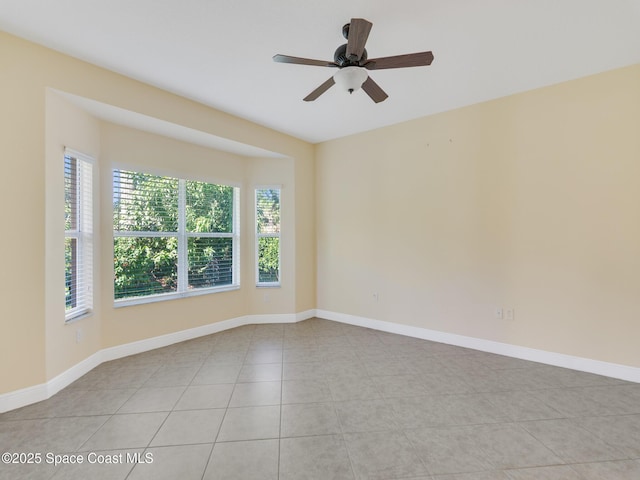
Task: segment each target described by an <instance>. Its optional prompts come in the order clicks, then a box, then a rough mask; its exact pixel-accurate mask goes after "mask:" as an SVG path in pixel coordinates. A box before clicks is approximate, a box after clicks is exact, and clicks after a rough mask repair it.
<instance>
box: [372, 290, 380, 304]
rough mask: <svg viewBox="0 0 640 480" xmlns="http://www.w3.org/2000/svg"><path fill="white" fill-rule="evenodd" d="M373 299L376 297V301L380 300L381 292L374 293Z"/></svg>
mask: <svg viewBox="0 0 640 480" xmlns="http://www.w3.org/2000/svg"><path fill="white" fill-rule="evenodd" d="M373 299H374V300H375V301H376V302H378V301H380V294H379V293H378V292H375V293H374V294H373Z"/></svg>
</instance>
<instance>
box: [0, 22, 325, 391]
mask: <svg viewBox="0 0 640 480" xmlns="http://www.w3.org/2000/svg"><path fill="white" fill-rule="evenodd" d="M0 59H2V60H1V63H0V105H2V108H1V109H0V135H1V137H0V145H2V148H3V153H4V155H3V162H4V166H5V173H6V175H7V181H6V182H5V186H4V187H3V188H2V189H0V203H1V204H2V205H4V206H5V208H4V210H3V225H4V227H3V229H4V230H3V233H4V235H1V236H0V251H2V252H3V253H4V257H3V271H4V272H5V273H4V274H3V275H0V295H2V298H1V299H0V300H1V301H0V356H1V357H0V394H2V393H5V392H12V391H15V390H19V389H22V388H26V387H30V386H34V385H38V384H41V383H43V382H46V381H47V380H51V379H52V378H54V377H55V376H56V375H59V374H60V373H62V372H64V371H65V370H67V369H68V368H70V367H72V366H73V365H76V364H77V363H78V362H80V361H82V360H84V359H85V358H87V357H89V356H90V355H91V354H93V353H95V352H96V351H98V350H99V349H101V348H105V347H110V346H115V345H121V344H124V343H129V342H133V341H136V340H140V339H144V338H150V337H153V336H156V335H161V334H165V333H171V332H176V331H180V330H184V329H188V328H191V327H195V326H200V325H205V324H209V323H213V322H217V321H221V320H226V319H230V318H235V317H238V316H244V315H248V314H274V313H275V314H293V313H298V312H301V311H304V310H308V309H312V308H315V271H314V269H313V268H310V269H304V270H300V269H299V268H298V263H301V264H304V265H309V264H311V265H315V261H314V260H315V234H314V233H313V231H311V232H309V231H308V226H309V225H314V224H315V219H314V215H315V203H314V202H315V199H314V182H313V175H314V168H315V166H314V152H313V146H312V145H309V144H307V143H305V142H303V141H300V140H297V139H294V138H292V137H289V136H287V135H283V134H280V133H278V132H275V131H272V130H269V129H267V128H265V127H262V126H259V125H256V124H253V123H251V122H249V121H246V120H242V119H239V118H236V117H233V116H231V115H228V114H225V113H223V112H219V111H217V110H214V109H211V108H208V107H205V106H203V105H200V104H197V103H195V102H192V101H189V100H186V99H184V98H181V97H178V96H175V95H171V94H169V93H167V92H164V91H161V90H159V89H156V88H153V87H150V86H148V85H144V84H142V83H140V82H136V81H134V80H131V79H128V78H126V77H123V76H121V75H117V74H114V73H112V72H108V71H106V70H103V69H100V68H97V67H95V66H92V65H89V64H86V63H84V62H80V61H78V60H75V59H73V58H70V57H67V56H65V55H61V54H59V53H56V52H53V51H51V50H48V49H46V48H43V47H40V46H37V45H34V44H32V43H29V42H26V41H23V40H21V39H18V38H16V37H13V36H11V35H8V34H5V33H3V32H0ZM57 92H65V93H70V94H72V95H75V96H79V97H84V98H88V99H91V100H96V101H98V102H102V103H106V104H108V105H113V106H116V107H120V108H123V109H125V110H129V111H133V112H136V113H141V114H143V115H147V116H150V117H155V118H159V119H161V120H164V121H167V122H171V123H174V124H176V125H179V126H182V127H188V128H191V129H194V130H198V131H201V132H204V133H210V134H212V135H215V136H218V137H223V138H228V139H230V140H234V141H236V142H242V143H246V144H248V145H252V146H256V147H259V148H262V149H265V150H269V151H273V152H277V153H279V154H281V155H282V156H283V157H286V158H281V159H248V158H245V157H240V156H237V155H230V154H226V153H222V152H219V151H216V150H212V149H207V148H203V147H198V146H194V145H190V144H186V143H183V142H178V141H176V140H171V139H168V138H164V137H158V136H155V135H151V134H148V133H144V132H140V131H136V130H133V129H130V128H125V127H122V126H117V125H113V124H109V123H106V122H103V121H100V120H98V119H96V118H94V117H92V116H91V115H89V114H88V113H87V112H85V111H83V110H81V109H80V108H78V107H76V106H74V105H71V104H70V103H69V102H68V100H67V98H66V97H63V96H60V95H59V94H58V93H57ZM64 146H68V147H71V148H74V149H76V150H79V151H82V152H84V153H87V154H89V155H93V156H95V157H96V159H97V162H98V167H97V174H98V175H97V177H98V179H99V183H98V185H99V187H100V188H99V190H100V191H99V193H98V199H97V200H98V201H97V211H96V215H97V218H99V219H100V224H99V229H98V230H99V231H98V232H97V243H98V245H99V247H98V249H97V251H98V255H97V257H96V272H97V273H98V278H97V280H96V282H97V283H96V289H95V292H94V297H95V301H96V311H95V313H94V315H92V316H91V317H88V318H86V319H82V320H80V321H78V322H74V323H72V324H69V325H65V324H64V302H63V300H62V299H63V295H64V277H63V272H64V266H63V262H62V258H63V257H62V252H63V251H64V249H63V247H62V245H63V243H62V238H63V233H64V232H63V226H62V224H60V225H58V223H59V222H58V220H59V219H60V218H62V212H63V205H64V204H63V196H62V192H63V184H62V178H63V177H62V163H61V159H62V152H63V148H64ZM261 160H264V162H265V164H266V163H268V164H269V166H270V168H268V169H267V168H265V165H263V164H262V163H261ZM116 162H117V163H118V164H120V165H123V164H125V165H129V166H131V167H135V166H139V167H141V168H145V167H152V168H156V169H162V170H163V171H165V172H173V173H175V174H177V175H179V174H184V175H185V176H197V177H198V178H209V179H212V180H213V181H221V182H227V181H229V182H234V183H237V184H239V185H241V186H242V187H243V190H242V194H243V198H242V207H241V208H242V212H241V213H242V215H243V217H242V218H243V224H242V226H243V229H244V230H245V231H246V236H245V237H244V238H243V239H242V251H243V253H242V258H241V261H242V280H243V283H242V288H241V289H239V290H236V291H232V292H225V293H218V294H214V295H202V296H197V297H190V298H185V299H180V300H173V301H166V302H161V303H156V304H147V305H139V306H132V307H122V308H114V307H113V300H112V299H113V286H112V271H113V265H112V262H113V257H112V254H111V249H112V241H113V240H112V238H111V225H110V218H111V213H110V207H111V205H110V202H111V187H110V178H111V169H112V168H113V165H114V164H115V163H116ZM263 183H277V184H282V185H283V186H286V189H284V187H283V201H284V202H286V203H285V206H283V212H284V208H287V212H288V213H287V215H288V216H287V217H286V222H287V223H286V225H284V224H283V229H286V230H287V233H286V237H285V236H284V235H285V234H284V233H283V245H284V246H285V247H286V249H287V250H286V252H283V269H285V273H286V277H284V276H283V278H287V280H286V283H285V282H283V286H282V287H281V288H280V289H272V290H270V291H272V294H271V295H270V296H269V302H268V303H266V302H264V301H263V296H262V293H261V291H260V290H259V289H256V287H255V283H254V281H253V275H252V273H253V272H252V267H251V262H253V260H254V254H253V247H252V242H253V240H252V238H253V237H252V235H253V231H252V225H250V224H249V223H248V222H249V218H250V217H251V216H252V214H253V213H252V212H253V209H252V206H251V205H250V203H249V201H250V199H251V198H252V197H251V194H250V193H249V191H250V190H251V189H252V188H253V185H254V184H263ZM294 203H295V208H293V205H294ZM287 204H288V206H287ZM284 220H285V219H283V222H284ZM298 220H300V221H298ZM58 253H59V255H58ZM299 259H300V260H301V261H300V262H299ZM77 329H82V333H83V340H82V341H81V342H80V343H76V337H75V332H76V330H77Z"/></svg>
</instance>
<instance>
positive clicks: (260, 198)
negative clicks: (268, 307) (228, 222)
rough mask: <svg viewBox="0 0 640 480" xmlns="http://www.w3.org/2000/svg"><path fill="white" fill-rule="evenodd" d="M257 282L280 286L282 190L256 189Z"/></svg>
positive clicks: (261, 284) (259, 284)
mask: <svg viewBox="0 0 640 480" xmlns="http://www.w3.org/2000/svg"><path fill="white" fill-rule="evenodd" d="M256 231H257V242H256V250H257V252H256V258H257V262H256V267H257V268H256V282H257V285H258V286H270V285H279V284H280V189H279V188H257V189H256Z"/></svg>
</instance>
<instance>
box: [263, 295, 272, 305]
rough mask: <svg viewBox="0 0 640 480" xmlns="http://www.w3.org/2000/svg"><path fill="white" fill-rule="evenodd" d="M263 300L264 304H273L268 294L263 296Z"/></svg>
mask: <svg viewBox="0 0 640 480" xmlns="http://www.w3.org/2000/svg"><path fill="white" fill-rule="evenodd" d="M262 300H263V301H264V303H270V302H271V298H270V297H269V294H268V293H265V294H264V295H263V296H262Z"/></svg>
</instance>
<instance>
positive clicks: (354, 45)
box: [273, 18, 433, 103]
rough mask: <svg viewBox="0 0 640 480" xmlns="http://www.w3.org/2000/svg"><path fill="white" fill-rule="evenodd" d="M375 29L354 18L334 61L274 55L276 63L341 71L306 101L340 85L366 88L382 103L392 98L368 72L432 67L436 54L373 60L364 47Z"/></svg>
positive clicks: (346, 30) (349, 90)
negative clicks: (389, 97) (331, 68)
mask: <svg viewBox="0 0 640 480" xmlns="http://www.w3.org/2000/svg"><path fill="white" fill-rule="evenodd" d="M372 26H373V24H372V23H371V22H369V21H367V20H365V19H364V18H352V19H351V22H350V23H347V24H346V25H345V26H344V27H342V35H343V36H344V38H346V39H347V43H345V44H344V45H341V46H339V47H338V49H337V50H336V52H335V53H334V55H333V62H329V61H324V60H312V59H310V58H300V57H291V56H289V55H280V54H277V55H274V56H273V60H274V61H275V62H279V63H294V64H297V65H313V66H316V67H333V68H338V71H337V72H336V74H335V75H333V76H332V77H330V78H329V79H328V80H327V81H326V82H324V83H323V84H322V85H320V86H319V87H318V88H316V89H315V90H314V91H313V92H311V93H310V94H309V95H307V96H306V97H304V99H303V100H304V101H305V102H312V101H314V100H315V99H316V98H318V97H319V96H320V95H322V94H323V93H324V92H326V91H327V90H329V88H331V87H332V86H333V85H335V84H338V86H340V87H342V88H343V89H344V90H346V91H348V92H349V93H353V92H354V91H356V90H358V89H359V88H360V87H362V89H363V90H364V91H365V93H366V94H367V95H369V97H371V100H373V101H374V102H376V103H379V102H382V101H383V100H385V99H386V98H387V97H388V95H387V94H386V93H385V91H384V90H382V88H380V86H379V85H378V84H377V83H376V82H374V81H373V79H372V78H371V77H370V76H369V74H368V73H367V70H382V69H387V68H405V67H420V66H426V65H431V62H433V53H431V52H419V53H408V54H405V55H395V56H392V57H380V58H371V59H369V58H367V50H366V49H365V48H364V46H365V44H366V43H367V38H369V32H370V31H371V27H372Z"/></svg>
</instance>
